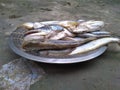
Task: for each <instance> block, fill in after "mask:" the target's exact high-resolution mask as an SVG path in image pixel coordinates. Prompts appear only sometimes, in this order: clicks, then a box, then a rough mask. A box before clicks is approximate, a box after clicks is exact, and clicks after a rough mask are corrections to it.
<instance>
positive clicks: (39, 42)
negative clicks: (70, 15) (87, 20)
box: [22, 37, 96, 50]
mask: <svg viewBox="0 0 120 90" xmlns="http://www.w3.org/2000/svg"><path fill="white" fill-rule="evenodd" d="M95 39H96V38H87V39H84V40H78V41H64V40H49V39H40V38H37V37H36V38H33V39H28V40H27V39H24V40H23V43H22V48H23V49H25V50H45V49H47V50H49V49H68V48H73V47H77V46H79V45H82V44H84V43H86V42H89V41H91V40H95Z"/></svg>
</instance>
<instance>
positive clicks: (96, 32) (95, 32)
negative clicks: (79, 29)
mask: <svg viewBox="0 0 120 90" xmlns="http://www.w3.org/2000/svg"><path fill="white" fill-rule="evenodd" d="M90 33H92V34H94V35H111V33H110V32H108V31H102V30H99V31H93V32H90Z"/></svg>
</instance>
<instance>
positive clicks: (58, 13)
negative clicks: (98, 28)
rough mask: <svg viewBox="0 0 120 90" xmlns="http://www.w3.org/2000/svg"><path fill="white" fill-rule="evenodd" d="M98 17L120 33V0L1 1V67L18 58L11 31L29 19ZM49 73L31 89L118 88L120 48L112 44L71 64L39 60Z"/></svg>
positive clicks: (98, 89) (115, 31)
mask: <svg viewBox="0 0 120 90" xmlns="http://www.w3.org/2000/svg"><path fill="white" fill-rule="evenodd" d="M78 19H86V20H89V19H95V20H103V21H105V22H106V27H105V28H106V30H107V31H110V32H112V33H113V34H115V35H117V36H119V34H120V0H0V66H1V65H3V64H6V63H8V62H10V61H12V60H13V59H16V58H19V56H17V55H16V54H14V53H13V52H12V51H11V50H10V49H9V47H8V44H7V40H8V36H9V34H10V33H11V32H12V31H13V30H14V29H15V27H17V26H19V25H20V24H22V23H24V22H28V21H32V22H34V21H45V20H78ZM39 64H40V65H41V66H42V67H43V68H44V69H45V71H46V73H47V75H46V76H45V78H44V79H42V80H41V81H39V82H37V83H35V84H34V85H32V86H31V90H119V89H120V85H119V84H120V47H119V46H118V45H116V44H111V45H109V48H108V50H107V51H106V52H105V53H104V54H103V55H102V56H100V57H98V58H96V59H94V60H92V61H89V62H84V63H78V64H72V65H51V64H42V63H39Z"/></svg>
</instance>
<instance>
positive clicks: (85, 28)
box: [72, 20, 104, 33]
mask: <svg viewBox="0 0 120 90" xmlns="http://www.w3.org/2000/svg"><path fill="white" fill-rule="evenodd" d="M103 27H104V22H103V21H94V20H90V21H85V22H82V23H80V24H79V25H78V26H77V27H76V28H75V29H73V30H72V32H73V33H84V32H92V31H96V30H101V28H103Z"/></svg>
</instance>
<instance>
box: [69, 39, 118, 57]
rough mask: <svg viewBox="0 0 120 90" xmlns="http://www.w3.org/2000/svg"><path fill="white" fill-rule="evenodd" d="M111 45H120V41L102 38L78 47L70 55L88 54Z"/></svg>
mask: <svg viewBox="0 0 120 90" xmlns="http://www.w3.org/2000/svg"><path fill="white" fill-rule="evenodd" d="M109 43H118V44H120V39H119V38H115V37H106V38H100V39H97V40H93V41H91V42H88V43H86V44H84V45H81V46H79V47H76V48H75V50H73V51H72V52H71V53H69V55H74V54H82V53H86V52H89V51H92V50H95V49H97V48H99V47H101V46H104V45H106V44H109Z"/></svg>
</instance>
